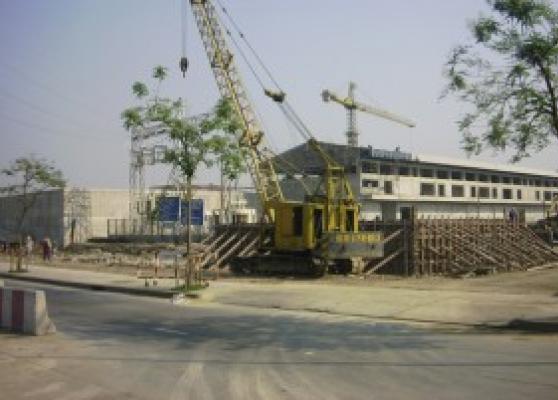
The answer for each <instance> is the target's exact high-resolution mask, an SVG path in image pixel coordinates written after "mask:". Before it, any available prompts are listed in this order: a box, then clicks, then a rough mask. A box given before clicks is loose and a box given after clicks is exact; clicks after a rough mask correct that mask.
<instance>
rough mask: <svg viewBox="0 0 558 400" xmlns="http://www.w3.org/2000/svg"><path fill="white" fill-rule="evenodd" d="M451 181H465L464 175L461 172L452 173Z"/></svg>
mask: <svg viewBox="0 0 558 400" xmlns="http://www.w3.org/2000/svg"><path fill="white" fill-rule="evenodd" d="M451 179H454V180H456V181H460V180H463V173H462V172H461V171H451Z"/></svg>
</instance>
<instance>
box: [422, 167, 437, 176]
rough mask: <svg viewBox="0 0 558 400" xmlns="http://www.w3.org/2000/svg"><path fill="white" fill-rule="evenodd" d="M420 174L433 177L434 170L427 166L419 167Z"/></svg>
mask: <svg viewBox="0 0 558 400" xmlns="http://www.w3.org/2000/svg"><path fill="white" fill-rule="evenodd" d="M420 176H422V177H423V178H432V177H434V170H431V169H428V168H421V169H420Z"/></svg>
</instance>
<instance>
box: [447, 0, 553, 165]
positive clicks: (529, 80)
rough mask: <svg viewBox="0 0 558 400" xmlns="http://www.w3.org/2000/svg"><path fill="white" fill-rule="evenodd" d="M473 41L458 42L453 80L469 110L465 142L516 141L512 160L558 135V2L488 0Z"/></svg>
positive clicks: (471, 147)
mask: <svg viewBox="0 0 558 400" xmlns="http://www.w3.org/2000/svg"><path fill="white" fill-rule="evenodd" d="M487 3H488V5H489V7H490V14H489V15H481V16H480V17H478V18H477V19H475V20H474V21H472V22H471V23H470V31H471V34H472V39H473V40H472V41H471V42H470V43H467V44H462V45H459V46H457V47H456V48H454V49H453V51H452V52H451V54H450V57H449V59H448V61H447V64H446V69H445V75H446V77H447V78H448V86H447V89H446V91H445V93H444V95H446V94H448V93H453V94H455V95H456V96H457V97H458V98H459V99H461V100H462V101H464V102H466V103H468V104H469V105H470V106H471V107H470V111H469V112H467V113H465V114H464V115H463V116H462V118H461V119H460V120H459V121H458V127H459V129H460V131H461V132H462V134H463V147H464V149H465V150H466V151H467V152H469V153H475V154H478V153H480V152H481V151H482V150H483V148H485V147H489V148H493V149H496V150H507V149H511V150H512V151H513V152H514V155H513V157H512V161H514V162H515V161H518V160H520V159H522V158H524V157H528V156H530V155H531V154H532V152H537V151H540V150H542V149H543V148H545V147H546V146H548V145H549V144H550V143H551V142H552V141H555V140H558V103H557V101H558V100H557V96H558V93H557V90H558V78H557V76H558V75H557V73H558V10H557V9H556V8H555V7H554V6H553V5H552V4H551V3H550V2H548V1H545V0H487Z"/></svg>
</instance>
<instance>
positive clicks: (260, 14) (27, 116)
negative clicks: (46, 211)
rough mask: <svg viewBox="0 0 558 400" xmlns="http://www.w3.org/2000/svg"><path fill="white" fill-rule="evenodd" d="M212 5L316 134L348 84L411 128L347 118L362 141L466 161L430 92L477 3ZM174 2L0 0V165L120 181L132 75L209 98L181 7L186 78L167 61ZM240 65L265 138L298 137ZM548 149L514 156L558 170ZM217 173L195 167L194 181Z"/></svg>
mask: <svg viewBox="0 0 558 400" xmlns="http://www.w3.org/2000/svg"><path fill="white" fill-rule="evenodd" d="M222 2H223V3H224V4H225V5H226V6H227V7H228V9H229V12H230V13H231V14H232V15H233V16H234V17H235V19H236V20H237V22H238V23H239V25H240V26H241V28H242V30H243V31H244V33H245V34H246V36H247V37H248V39H249V40H250V41H251V42H252V44H253V46H254V47H255V48H256V49H257V51H258V52H259V53H260V55H261V57H262V58H263V59H264V61H265V62H266V65H267V66H268V67H269V69H271V70H272V72H273V74H274V75H275V77H276V78H277V79H278V80H279V82H280V83H281V84H282V86H283V88H284V89H285V90H286V92H287V94H288V98H289V100H290V102H291V104H292V105H293V106H294V107H295V108H296V110H297V112H298V113H299V114H300V115H301V116H302V118H303V119H304V120H305V122H306V124H307V125H308V126H309V127H310V128H311V130H312V131H313V132H314V134H315V136H316V137H318V138H319V139H320V140H326V141H333V142H338V143H343V142H344V141H345V136H344V131H345V126H346V119H345V110H344V109H343V108H342V107H340V106H338V105H335V104H332V103H329V104H325V103H323V102H322V101H321V98H320V93H321V91H322V90H323V89H325V88H328V89H331V90H333V91H335V92H338V93H339V94H344V93H345V92H346V90H347V84H348V81H349V80H353V81H355V82H356V83H357V84H358V86H359V90H358V91H357V95H358V96H359V98H360V100H362V101H363V102H365V103H369V104H372V105H376V106H380V107H382V108H385V109H388V110H390V111H392V112H394V113H397V114H401V115H403V116H406V117H408V118H411V119H412V120H414V121H415V122H416V123H417V127H416V128H414V129H409V128H406V127H404V126H400V125H397V124H394V123H392V122H389V121H385V120H382V119H380V118H377V117H374V116H370V115H365V114H359V116H358V123H359V127H360V131H361V137H360V142H361V144H364V145H372V146H374V147H377V148H386V149H393V148H395V147H396V146H400V147H401V149H402V150H403V151H409V152H412V153H427V154H434V155H442V156H446V157H456V158H464V157H465V154H464V153H463V151H462V150H461V149H460V144H459V142H460V134H459V132H458V131H457V128H456V125H455V121H456V120H457V119H458V118H459V116H460V114H461V113H462V112H463V111H464V105H463V104H460V103H457V102H455V101H453V100H443V101H439V100H438V98H439V96H440V93H441V92H442V89H443V87H444V84H445V82H444V79H443V77H442V68H443V64H444V62H445V60H446V57H447V55H448V53H449V51H450V49H451V48H452V47H453V46H454V45H456V44H458V43H462V42H464V41H465V40H466V39H467V37H468V32H467V29H466V21H467V20H468V19H471V18H473V17H475V16H477V15H478V14H479V12H480V11H481V10H483V9H485V7H486V6H485V2H484V1H483V0H453V1H447V0H421V1H412V0H399V1H379V0H329V1H328V0H321V1H320V0H304V1H300V0H282V1H273V0H259V1H255V0H237V1H232V0H222ZM180 9H181V5H180V1H179V0H158V1H153V0H151V1H150V0H118V1H115V0H80V1H75V0H57V1H48V2H46V1H40V0H26V1H10V0H0V49H1V51H2V57H1V58H0V166H4V165H6V164H7V163H8V162H9V161H10V160H12V159H14V158H16V157H18V156H20V155H25V154H29V153H35V154H37V155H40V156H44V157H47V158H48V159H51V160H53V161H55V162H56V164H57V165H58V166H59V167H60V168H61V169H62V170H63V172H64V174H65V175H66V176H67V177H68V179H69V181H70V183H71V184H73V185H80V186H94V187H121V188H125V187H127V184H128V163H129V156H128V149H129V136H128V134H127V133H126V132H125V131H124V129H123V128H122V127H121V121H120V117H119V116H120V112H121V111H122V110H123V109H124V108H126V107H128V106H130V105H132V104H133V98H132V97H131V95H130V86H131V83H132V82H133V81H135V80H138V79H139V80H145V81H148V78H149V74H150V71H151V68H152V67H153V66H154V65H157V64H162V65H166V66H168V67H169V68H170V70H171V75H172V76H171V78H170V79H169V80H168V81H167V83H166V84H165V87H164V88H163V92H164V93H166V94H168V95H170V96H173V97H178V96H181V97H183V98H185V99H186V100H187V103H188V104H189V106H190V109H189V110H190V112H191V113H192V114H197V113H199V112H203V111H206V110H208V109H209V108H210V107H211V106H212V105H213V104H214V103H215V102H216V101H217V99H218V93H217V89H216V85H215V83H214V81H213V78H212V75H211V71H210V69H209V66H208V61H207V60H206V58H205V53H204V52H203V50H202V47H201V43H200V39H199V35H198V34H197V31H196V29H195V27H194V25H193V23H192V20H191V16H190V15H189V16H188V19H189V27H188V38H187V47H188V58H189V60H190V69H189V71H188V74H187V77H186V79H182V76H181V74H180V72H179V70H178V60H179V57H180V56H181V26H180V20H181V18H180ZM239 58H240V57H238V61H239V62H240V59H239ZM241 70H242V72H243V74H244V80H245V83H246V86H247V87H248V89H249V91H250V93H251V96H252V98H253V100H254V102H255V104H256V107H257V109H258V111H259V113H260V115H261V116H262V119H263V120H264V126H265V128H266V129H267V134H268V137H269V142H270V143H271V145H272V146H273V147H274V148H275V149H276V150H284V149H286V148H289V147H292V146H294V145H296V144H298V143H300V142H301V139H300V138H298V137H297V135H296V134H295V133H294V131H293V130H292V129H290V128H288V126H287V124H286V121H285V120H284V118H283V117H282V115H281V114H280V112H279V111H278V110H277V109H276V107H275V105H274V104H272V103H271V101H270V100H269V99H267V98H266V97H265V96H263V95H262V94H261V91H260V89H259V87H258V86H257V85H256V83H255V81H254V79H253V78H252V77H251V76H250V75H249V74H248V71H247V70H246V67H245V66H244V64H241ZM557 149H558V148H557V146H556V145H553V146H551V148H549V149H548V150H546V151H544V152H542V153H539V154H536V155H534V156H533V157H532V158H530V159H528V160H525V161H524V162H522V163H520V164H519V165H523V166H530V167H536V168H541V169H548V170H556V168H557V167H558V165H557V164H558V163H557V161H556V159H557V158H556V154H557ZM509 157H510V155H509V154H507V155H501V154H500V155H497V156H493V154H492V153H491V152H487V153H485V154H483V155H482V156H481V157H479V158H478V159H480V160H485V161H490V162H498V163H502V162H505V161H506V160H507V159H509ZM167 173H168V171H167V169H166V168H155V169H152V170H151V171H150V172H149V173H148V175H147V177H148V181H147V183H148V184H161V183H165V182H166V179H167ZM216 178H217V174H216V173H215V172H214V171H209V172H207V171H201V172H200V173H199V174H198V182H209V181H216Z"/></svg>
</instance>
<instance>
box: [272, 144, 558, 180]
mask: <svg viewBox="0 0 558 400" xmlns="http://www.w3.org/2000/svg"><path fill="white" fill-rule="evenodd" d="M320 146H321V147H322V149H323V150H324V151H325V152H326V153H328V154H329V155H330V156H331V157H332V158H333V159H335V160H336V161H337V162H338V163H339V164H341V165H344V166H345V168H350V167H353V166H355V165H356V162H357V160H358V159H359V158H360V160H374V161H381V160H385V161H390V160H391V161H400V162H408V163H418V164H431V165H436V166H446V167H457V168H468V169H476V170H483V171H494V172H507V173H517V174H524V175H536V176H542V177H551V178H558V172H554V171H545V170H538V169H534V168H526V167H519V166H516V165H510V164H492V163H487V162H479V161H472V160H464V159H456V158H449V157H440V156H432V155H426V154H417V155H412V154H411V153H406V152H402V151H400V150H399V149H395V150H383V149H375V148H372V147H371V146H369V147H348V146H347V145H345V144H336V143H327V142H320ZM274 163H275V165H276V169H277V172H278V173H293V172H296V173H300V174H308V175H314V174H321V173H322V172H323V169H324V163H323V161H322V160H321V158H320V157H319V155H318V154H317V153H316V152H315V151H313V150H312V149H311V148H310V147H309V146H308V145H307V144H306V143H303V144H300V145H298V146H295V147H293V148H291V149H289V150H287V151H284V152H283V153H281V154H279V155H278V156H277V157H276V158H275V160H274ZM293 167H295V168H293ZM293 170H294V171H293Z"/></svg>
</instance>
